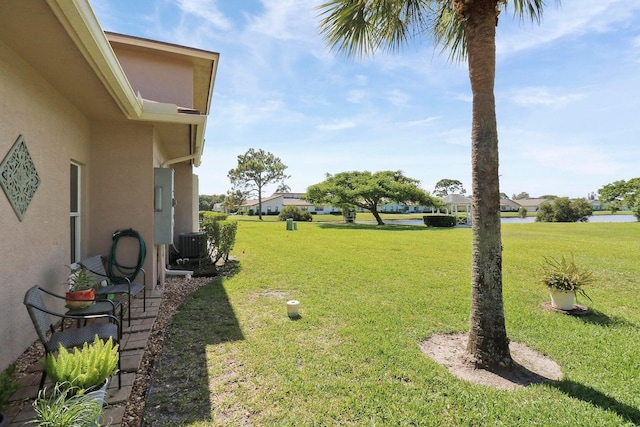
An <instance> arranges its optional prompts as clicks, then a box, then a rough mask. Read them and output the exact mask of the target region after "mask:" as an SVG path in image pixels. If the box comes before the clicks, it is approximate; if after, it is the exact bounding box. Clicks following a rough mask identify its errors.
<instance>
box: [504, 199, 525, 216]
mask: <svg viewBox="0 0 640 427" xmlns="http://www.w3.org/2000/svg"><path fill="white" fill-rule="evenodd" d="M521 206H522V205H520V204H519V203H518V202H515V201H513V200H511V199H510V198H508V197H501V198H500V212H518V210H520V207H521Z"/></svg>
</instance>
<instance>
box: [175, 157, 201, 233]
mask: <svg viewBox="0 0 640 427" xmlns="http://www.w3.org/2000/svg"><path fill="white" fill-rule="evenodd" d="M172 167H173V169H174V170H175V193H176V206H175V226H174V239H173V241H174V242H176V243H177V242H178V241H179V239H178V235H179V234H180V233H189V232H192V231H198V223H197V222H196V223H195V225H194V223H193V203H192V201H193V192H194V188H193V185H194V182H193V171H192V167H191V165H190V164H188V163H179V164H175V165H172Z"/></svg>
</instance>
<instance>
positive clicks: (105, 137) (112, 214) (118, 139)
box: [88, 122, 156, 291]
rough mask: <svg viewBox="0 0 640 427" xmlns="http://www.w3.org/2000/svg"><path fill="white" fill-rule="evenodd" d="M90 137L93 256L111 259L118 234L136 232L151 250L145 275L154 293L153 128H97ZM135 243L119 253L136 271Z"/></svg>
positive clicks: (127, 125) (128, 241)
mask: <svg viewBox="0 0 640 427" xmlns="http://www.w3.org/2000/svg"><path fill="white" fill-rule="evenodd" d="M91 136H92V140H93V141H92V148H91V162H92V168H91V176H90V180H91V187H90V188H91V194H90V195H89V197H90V205H91V207H90V210H89V215H90V223H91V227H90V230H89V236H90V241H89V242H88V251H89V255H94V254H104V255H108V254H109V251H110V249H111V243H112V234H113V232H114V231H116V230H124V229H129V228H133V229H134V230H136V231H138V232H139V233H140V234H141V236H142V238H143V239H144V240H145V243H146V246H147V257H146V260H145V265H144V269H145V271H146V272H147V283H146V285H147V286H148V288H147V290H148V291H149V290H150V289H153V287H154V284H155V283H156V276H155V271H154V268H152V267H153V265H155V264H154V261H155V259H154V255H155V251H153V127H152V126H151V125H149V124H144V123H136V122H126V123H117V124H114V123H94V124H93V126H92V134H91ZM132 243H135V241H134V239H126V240H122V239H121V240H120V242H119V243H118V251H120V250H123V251H125V252H124V256H125V257H128V260H129V263H128V265H135V262H136V260H137V250H138V247H137V246H136V245H133V244H132ZM121 244H122V246H120V245H121ZM130 244H132V245H130ZM129 246H130V251H129V252H128V253H127V248H128V247H129ZM119 261H120V262H123V260H122V259H120V258H119ZM125 261H126V259H125ZM140 280H142V278H140Z"/></svg>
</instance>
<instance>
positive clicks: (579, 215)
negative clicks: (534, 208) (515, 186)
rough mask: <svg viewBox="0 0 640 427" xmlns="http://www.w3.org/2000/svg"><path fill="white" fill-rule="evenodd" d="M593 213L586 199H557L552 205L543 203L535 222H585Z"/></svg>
mask: <svg viewBox="0 0 640 427" xmlns="http://www.w3.org/2000/svg"><path fill="white" fill-rule="evenodd" d="M592 213H593V208H592V207H591V205H590V204H589V202H587V200H586V199H584V198H580V199H575V200H569V198H568V197H558V198H556V199H555V200H554V201H553V203H550V202H544V203H542V204H541V205H540V210H539V211H538V215H537V216H536V221H537V222H577V221H580V222H586V221H588V220H589V217H590V216H591V214H592Z"/></svg>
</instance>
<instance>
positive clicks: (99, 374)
mask: <svg viewBox="0 0 640 427" xmlns="http://www.w3.org/2000/svg"><path fill="white" fill-rule="evenodd" d="M118 359H119V354H118V344H115V345H114V343H113V340H112V339H111V338H109V339H108V340H107V341H102V340H101V339H100V338H98V336H97V335H96V337H95V339H94V341H93V343H91V344H88V343H84V345H83V346H82V348H77V347H76V348H74V349H73V350H71V351H69V350H67V349H66V348H64V347H62V346H60V347H59V349H58V356H57V357H56V356H54V355H53V354H51V353H49V354H47V358H46V359H45V361H44V370H45V371H46V373H47V375H48V376H49V377H50V378H51V379H52V380H53V381H54V382H55V383H60V384H65V387H66V388H68V389H73V390H76V393H77V394H84V393H86V392H91V391H94V390H96V389H100V390H103V398H104V392H106V389H107V384H108V381H109V377H111V376H112V375H114V374H116V373H117V372H118V368H117V366H118Z"/></svg>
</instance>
